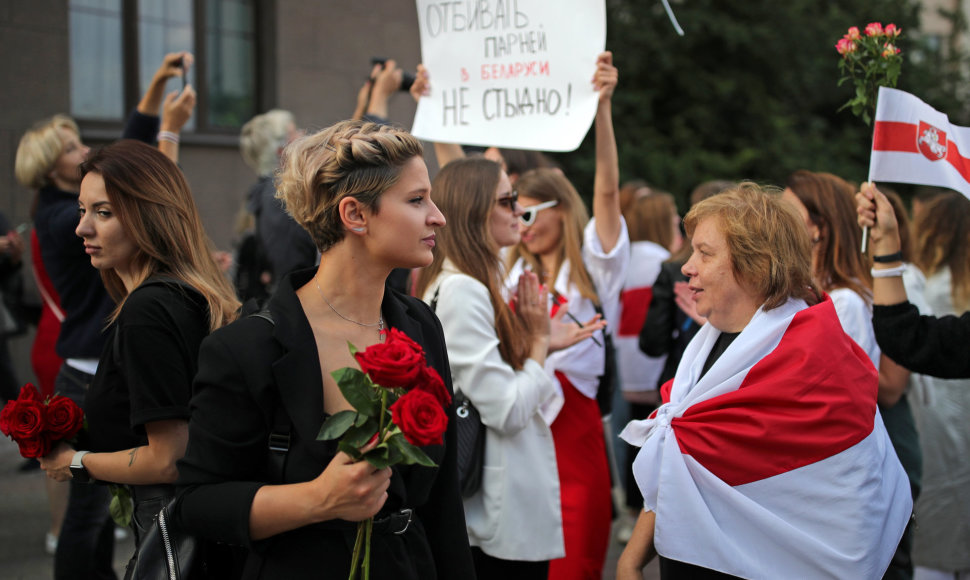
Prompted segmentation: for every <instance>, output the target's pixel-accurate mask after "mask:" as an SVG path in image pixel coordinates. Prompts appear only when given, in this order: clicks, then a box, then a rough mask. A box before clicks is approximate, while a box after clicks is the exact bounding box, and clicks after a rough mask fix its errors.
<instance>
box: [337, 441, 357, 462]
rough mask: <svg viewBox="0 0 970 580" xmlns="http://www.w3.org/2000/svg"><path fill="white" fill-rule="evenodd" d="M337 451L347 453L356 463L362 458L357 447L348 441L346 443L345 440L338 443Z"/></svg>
mask: <svg viewBox="0 0 970 580" xmlns="http://www.w3.org/2000/svg"><path fill="white" fill-rule="evenodd" d="M337 450H338V451H343V452H344V453H346V454H347V455H349V456H350V458H351V459H353V460H354V461H357V460H359V459H360V458H361V453H360V450H359V449H357V447H356V446H354V445H350V444H348V443H347V441H345V440H343V439H341V440H340V441H339V442H338V443H337Z"/></svg>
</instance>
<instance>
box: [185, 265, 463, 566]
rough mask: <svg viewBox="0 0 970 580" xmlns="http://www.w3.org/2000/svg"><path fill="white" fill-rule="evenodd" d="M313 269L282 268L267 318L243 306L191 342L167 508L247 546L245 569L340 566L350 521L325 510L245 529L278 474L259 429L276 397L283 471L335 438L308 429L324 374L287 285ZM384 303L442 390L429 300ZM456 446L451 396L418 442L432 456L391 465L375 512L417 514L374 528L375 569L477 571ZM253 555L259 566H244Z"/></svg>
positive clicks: (306, 463)
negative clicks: (196, 344)
mask: <svg viewBox="0 0 970 580" xmlns="http://www.w3.org/2000/svg"><path fill="white" fill-rule="evenodd" d="M312 275H313V270H306V271H300V272H297V273H294V274H292V275H290V276H287V277H286V278H284V280H283V281H282V283H281V285H280V288H279V289H278V290H277V292H276V294H275V295H274V296H273V297H272V298H271V299H270V301H269V304H268V309H269V312H270V313H271V315H272V318H273V320H274V322H275V324H270V323H268V322H267V321H266V320H263V319H260V318H259V317H255V316H251V317H244V318H242V319H240V320H238V321H236V322H234V323H233V324H230V325H228V326H226V327H224V328H222V329H220V330H217V331H216V332H214V333H212V334H211V335H210V336H209V337H208V338H206V339H205V341H203V343H202V347H201V350H200V352H199V373H198V375H197V377H196V380H195V385H194V390H195V394H194V396H193V399H192V404H191V414H192V416H191V420H190V422H189V445H188V449H187V450H186V454H185V457H184V458H183V459H182V460H181V461H180V462H179V487H180V490H181V493H182V498H183V499H182V502H181V504H180V505H179V511H178V512H177V513H176V517H177V518H178V519H180V520H181V522H182V524H183V525H184V526H185V527H186V529H187V530H189V531H191V532H193V533H196V534H198V535H200V536H203V537H206V538H209V539H211V540H217V541H219V542H223V543H228V544H234V545H240V546H244V547H248V548H251V549H252V550H253V551H254V552H255V554H257V555H258V556H256V557H253V556H250V557H249V559H248V560H249V561H248V564H247V566H249V567H250V568H248V569H247V574H246V575H245V576H244V577H258V578H288V579H289V578H308V579H309V578H321V577H327V578H331V577H332V578H343V577H347V576H348V571H349V565H350V557H351V549H352V547H353V543H354V534H355V529H356V527H355V526H356V524H352V523H349V522H343V521H333V522H323V523H322V524H317V525H313V526H307V527H304V528H300V529H297V530H293V531H290V532H286V533H283V534H279V535H277V536H274V537H272V538H269V539H266V540H262V541H256V542H253V541H251V539H250V537H249V511H250V507H251V505H252V501H253V497H254V496H255V494H256V491H257V490H258V489H259V488H260V487H261V486H262V485H265V484H266V483H267V482H273V481H275V479H276V474H275V473H274V470H273V468H272V467H271V465H272V464H271V462H270V459H269V454H270V451H269V448H268V445H267V440H268V438H269V434H270V432H271V431H272V429H273V423H274V413H275V410H276V407H277V405H280V404H281V403H282V404H283V405H284V407H285V409H286V411H287V413H288V414H289V417H290V420H291V422H292V431H291V434H290V436H291V442H290V448H289V452H288V453H287V457H286V467H285V469H284V472H283V473H284V475H283V482H284V483H295V482H303V481H309V480H311V479H313V478H315V477H317V476H318V475H319V474H320V473H321V472H322V471H323V469H324V468H325V467H326V466H327V464H328V463H329V462H330V460H331V459H332V458H333V456H334V455H335V453H336V450H337V449H336V447H337V446H336V443H335V442H334V441H317V440H316V437H317V433H318V432H319V430H320V426H321V425H322V423H323V421H324V419H325V418H326V417H325V416H324V413H323V389H322V384H323V378H322V376H321V371H320V361H319V357H318V355H317V350H316V343H315V341H314V338H313V331H312V330H311V328H310V324H309V322H308V320H307V319H306V316H305V314H304V312H303V309H302V307H301V305H300V301H299V299H298V298H297V296H296V293H295V288H299V287H300V286H302V285H303V284H305V283H306V282H307V281H308V280H309V279H310V277H312ZM382 311H383V315H384V319H385V321H386V323H387V324H388V326H389V327H391V328H397V329H399V330H401V331H403V332H404V333H406V334H407V335H408V336H409V337H411V338H412V339H413V340H415V341H416V342H417V343H418V344H420V345H422V346H423V348H424V349H425V353H426V356H427V360H428V364H429V365H431V366H432V367H434V368H435V369H436V370H437V371H438V372H439V373H440V374H441V377H442V378H443V379H444V380H445V383H446V385H447V387H448V390H449V391H450V392H451V391H452V385H451V374H450V372H449V370H448V369H449V365H448V357H447V352H446V350H445V343H444V338H443V336H442V331H441V325H440V323H439V322H438V319H437V318H436V317H435V315H434V314H433V313H432V312H431V309H430V308H428V306H427V305H425V304H424V303H422V302H420V301H419V300H417V299H415V298H411V297H408V296H404V295H403V294H399V293H397V292H394V291H392V290H386V291H385V296H384V303H383V305H382ZM455 449H456V447H455V429H454V406H452V408H451V409H449V425H448V431H447V433H446V435H445V445H444V446H431V447H425V448H424V450H425V452H426V453H427V454H428V455H429V456H430V457H431V459H432V460H433V461H434V462H435V463H436V464H437V465H438V467H436V468H427V467H418V466H397V467H395V468H394V475H393V476H392V478H391V487H390V489H389V490H388V495H389V497H388V500H387V503H386V504H385V506H384V508H383V509H382V511H381V513H379V514H378V516H377V517H378V518H380V517H381V516H382V515H383V514H385V513H388V512H391V511H395V510H399V509H401V508H414V510H415V514H416V515H415V521H414V522H413V523H412V524H411V526H410V527H409V528H408V531H407V532H406V533H404V534H401V535H393V534H375V535H374V537H373V543H372V555H371V562H372V566H373V569H372V578H374V579H375V580H376V579H383V578H386V579H392V578H393V579H394V580H406V579H414V580H419V579H420V580H433V579H434V578H441V579H445V578H455V579H459V578H460V579H463V578H474V570H473V567H472V560H471V552H470V550H469V547H468V536H467V532H466V531H465V518H464V512H463V509H462V504H461V497H460V494H459V487H458V472H457V467H456V455H455ZM260 560H261V562H260ZM255 563H258V564H259V568H260V569H259V570H258V571H255V570H253V569H252V567H253V566H256V564H255Z"/></svg>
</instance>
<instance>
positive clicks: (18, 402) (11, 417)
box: [0, 383, 84, 458]
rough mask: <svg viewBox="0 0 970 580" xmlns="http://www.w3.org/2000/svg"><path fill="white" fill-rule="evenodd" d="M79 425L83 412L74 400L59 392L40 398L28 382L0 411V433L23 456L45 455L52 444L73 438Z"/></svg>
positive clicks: (82, 419)
mask: <svg viewBox="0 0 970 580" xmlns="http://www.w3.org/2000/svg"><path fill="white" fill-rule="evenodd" d="M83 425H84V411H82V410H81V407H79V406H78V405H77V403H75V402H74V401H72V400H71V399H69V398H67V397H64V396H61V395H54V396H53V397H48V398H47V399H46V400H42V399H41V396H40V393H39V392H37V388H36V387H35V386H34V385H32V384H30V383H27V384H26V385H24V388H23V389H21V390H20V396H19V397H17V398H16V399H14V400H12V401H7V404H6V405H4V407H3V410H2V411H0V433H3V434H4V435H6V436H7V437H10V438H11V439H13V440H14V441H16V442H17V445H19V446H20V454H21V455H22V456H24V457H27V458H38V457H43V456H45V455H47V454H48V453H50V452H51V449H52V448H53V447H54V445H55V444H56V443H58V442H60V441H68V440H70V439H73V438H74V436H75V435H77V433H78V431H80V430H81V427H82V426H83Z"/></svg>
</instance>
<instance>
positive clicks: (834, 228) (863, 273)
mask: <svg viewBox="0 0 970 580" xmlns="http://www.w3.org/2000/svg"><path fill="white" fill-rule="evenodd" d="M787 185H788V189H790V190H791V191H792V193H794V194H795V196H796V197H798V199H799V201H801V202H802V204H803V205H804V206H805V208H806V209H808V217H809V219H810V220H811V221H812V223H813V224H815V226H816V227H818V229H819V239H818V241H815V240H812V241H813V243H814V255H815V260H814V261H815V266H814V270H815V281H816V282H817V283H818V285H819V286H820V287H821V288H822V289H823V290H824V291H826V292H828V291H830V290H834V289H836V288H848V289H849V290H852V291H853V292H855V293H856V294H858V295H859V296H861V297H863V298H864V299H866V301H870V300H871V298H872V292H871V289H872V274H871V272H870V266H869V263H868V260H867V259H866V257H865V256H864V255H863V254H862V251H861V247H862V229H861V228H859V225H858V223H857V222H856V210H855V192H856V188H855V186H853V185H852V184H850V183H849V182H847V181H846V180H844V179H842V178H841V177H839V176H837V175H833V174H831V173H816V172H814V171H806V170H803V169H800V170H798V171H796V172H794V173H792V174H791V176H789V178H788V183H787ZM802 227H803V228H804V225H803V226H802Z"/></svg>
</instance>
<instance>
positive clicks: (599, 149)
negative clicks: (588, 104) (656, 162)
mask: <svg viewBox="0 0 970 580" xmlns="http://www.w3.org/2000/svg"><path fill="white" fill-rule="evenodd" d="M618 79H619V72H618V71H617V69H616V67H615V66H613V53H611V52H609V51H606V52H603V53H601V54H600V55H599V57H597V59H596V73H595V74H594V75H593V87H594V88H595V89H596V90H597V91H599V94H600V95H599V103H598V104H597V108H596V129H595V130H596V177H595V179H594V182H593V216H594V217H595V218H596V235H597V236H598V237H599V239H600V244H601V245H602V246H603V251H604V252H607V253H609V252H610V251H611V250H613V248H614V247H616V244H617V242H618V241H619V238H620V231H621V230H622V225H621V223H622V221H621V220H622V217H621V215H620V161H619V155H618V153H617V150H616V137H615V135H614V134H613V111H612V102H613V91H614V89H616V83H617V81H618Z"/></svg>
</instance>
